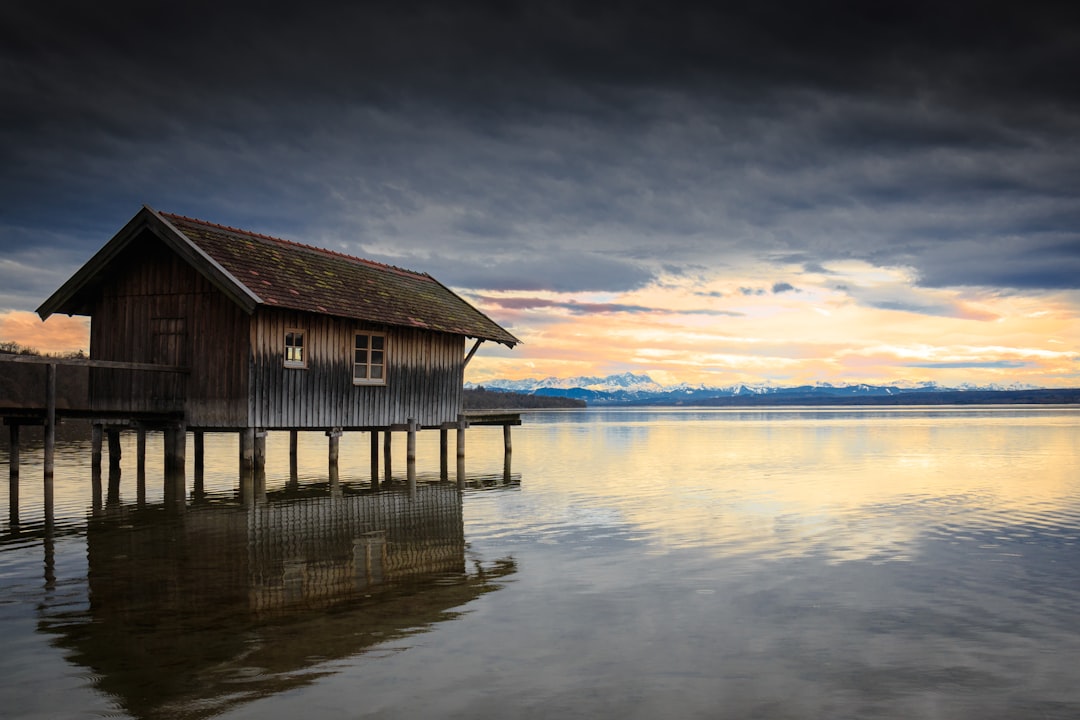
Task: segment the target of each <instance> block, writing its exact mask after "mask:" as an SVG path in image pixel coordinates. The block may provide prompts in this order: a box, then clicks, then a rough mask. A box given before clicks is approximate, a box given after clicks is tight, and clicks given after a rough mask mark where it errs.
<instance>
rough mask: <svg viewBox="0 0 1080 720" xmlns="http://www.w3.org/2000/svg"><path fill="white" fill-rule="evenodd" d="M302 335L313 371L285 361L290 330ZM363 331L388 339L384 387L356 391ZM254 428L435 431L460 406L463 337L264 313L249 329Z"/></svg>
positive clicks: (305, 315)
mask: <svg viewBox="0 0 1080 720" xmlns="http://www.w3.org/2000/svg"><path fill="white" fill-rule="evenodd" d="M293 328H295V329H300V330H303V331H304V345H305V353H306V354H307V367H305V368H302V369H300V368H290V367H286V366H285V362H284V339H285V333H286V332H287V331H288V330H289V329H293ZM357 332H384V333H386V342H387V348H386V358H387V359H386V376H387V380H386V385H354V384H353V381H352V360H353V343H354V337H355V333H357ZM251 346H252V348H253V355H254V358H253V368H252V392H251V410H250V417H251V425H252V426H254V427H260V428H291V427H298V428H332V427H341V428H354V429H360V428H372V427H385V426H387V425H390V424H394V423H404V422H406V421H407V420H408V419H409V418H413V419H415V420H416V421H417V422H419V423H420V424H421V425H425V426H433V425H438V424H440V423H443V422H449V421H452V420H454V419H456V418H457V414H458V412H460V407H461V386H462V375H463V372H464V367H463V361H464V351H465V338H464V337H463V336H460V335H447V334H444V333H433V332H426V331H422V330H413V329H406V328H393V327H384V326H376V325H370V324H364V323H360V322H358V321H353V320H344V319H341V318H333V317H327V316H322V315H313V314H308V313H300V312H292V311H281V310H274V309H272V308H260V309H259V310H258V311H257V312H256V314H255V317H254V318H253V321H252V326H251Z"/></svg>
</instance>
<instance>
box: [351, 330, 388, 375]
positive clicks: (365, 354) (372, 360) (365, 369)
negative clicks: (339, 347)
mask: <svg viewBox="0 0 1080 720" xmlns="http://www.w3.org/2000/svg"><path fill="white" fill-rule="evenodd" d="M353 384H354V385H385V384H386V336H385V335H383V334H381V333H356V342H355V344H354V345H353Z"/></svg>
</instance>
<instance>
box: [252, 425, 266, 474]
mask: <svg viewBox="0 0 1080 720" xmlns="http://www.w3.org/2000/svg"><path fill="white" fill-rule="evenodd" d="M254 440H255V442H254V444H253V445H252V448H251V462H252V468H253V469H254V470H255V472H260V471H263V472H265V471H266V431H265V430H256V431H255V438H254Z"/></svg>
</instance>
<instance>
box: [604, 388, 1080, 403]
mask: <svg viewBox="0 0 1080 720" xmlns="http://www.w3.org/2000/svg"><path fill="white" fill-rule="evenodd" d="M1077 404H1080V388H1066V389H1048V390H946V391H937V392H904V393H897V394H895V395H860V396H851V397H845V396H835V395H834V396H824V397H823V396H820V395H800V394H792V395H775V394H769V395H737V396H733V397H715V398H704V399H701V400H695V401H693V402H688V403H682V404H680V403H671V402H667V403H662V405H664V406H667V407H769V406H773V407H777V406H779V407H784V406H792V405H799V406H807V407H815V406H826V407H835V406H846V407H855V406H861V405H865V406H875V405H876V406H899V405H919V406H934V405H1077ZM660 405H661V403H650V402H641V403H634V402H629V403H617V404H616V403H611V404H604V405H592V406H590V407H649V406H654V407H659V406H660Z"/></svg>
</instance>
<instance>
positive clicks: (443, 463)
mask: <svg viewBox="0 0 1080 720" xmlns="http://www.w3.org/2000/svg"><path fill="white" fill-rule="evenodd" d="M447 435H448V431H447V429H446V426H445V425H443V426H442V427H440V428H439V479H440V480H442V481H443V482H445V481H447V480H449V479H450V471H449V469H448V466H449V463H448V460H447V455H448V454H449V450H448V445H449V443H447V441H446V436H447Z"/></svg>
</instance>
